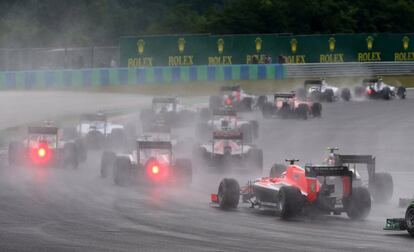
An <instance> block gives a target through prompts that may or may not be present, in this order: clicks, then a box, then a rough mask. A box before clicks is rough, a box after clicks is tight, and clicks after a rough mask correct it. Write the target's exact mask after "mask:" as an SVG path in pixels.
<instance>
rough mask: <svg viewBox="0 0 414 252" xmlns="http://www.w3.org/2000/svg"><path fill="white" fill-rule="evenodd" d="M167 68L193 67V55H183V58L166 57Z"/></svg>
mask: <svg viewBox="0 0 414 252" xmlns="http://www.w3.org/2000/svg"><path fill="white" fill-rule="evenodd" d="M168 65H169V66H191V65H194V56H193V55H184V56H169V57H168Z"/></svg>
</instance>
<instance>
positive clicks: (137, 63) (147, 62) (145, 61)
mask: <svg viewBox="0 0 414 252" xmlns="http://www.w3.org/2000/svg"><path fill="white" fill-rule="evenodd" d="M152 61H153V58H152V57H138V58H129V59H128V67H152V65H153V64H152Z"/></svg>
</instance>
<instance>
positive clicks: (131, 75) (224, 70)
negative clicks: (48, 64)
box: [0, 64, 284, 89]
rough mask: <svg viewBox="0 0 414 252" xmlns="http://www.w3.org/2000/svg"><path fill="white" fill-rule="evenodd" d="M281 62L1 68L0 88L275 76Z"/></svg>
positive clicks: (279, 74)
mask: <svg viewBox="0 0 414 252" xmlns="http://www.w3.org/2000/svg"><path fill="white" fill-rule="evenodd" d="M283 69H284V68H283V65H280V64H272V65H231V66H189V67H153V68H101V69H79V70H77V69H73V70H42V71H14V72H0V88H3V89H37V88H71V87H99V86H113V85H145V84H154V83H157V84H163V83H185V82H192V81H227V80H264V79H267V80H275V79H283V78H284V70H283Z"/></svg>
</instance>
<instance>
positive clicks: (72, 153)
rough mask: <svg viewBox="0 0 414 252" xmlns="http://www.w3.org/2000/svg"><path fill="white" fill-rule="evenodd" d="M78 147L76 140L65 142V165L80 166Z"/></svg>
mask: <svg viewBox="0 0 414 252" xmlns="http://www.w3.org/2000/svg"><path fill="white" fill-rule="evenodd" d="M78 165H79V157H78V149H77V146H76V144H75V143H74V142H68V143H65V145H64V146H63V166H64V167H72V168H78Z"/></svg>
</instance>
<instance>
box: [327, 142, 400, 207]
mask: <svg viewBox="0 0 414 252" xmlns="http://www.w3.org/2000/svg"><path fill="white" fill-rule="evenodd" d="M328 149H329V151H330V154H329V156H328V158H327V160H326V163H327V164H328V165H348V166H349V167H350V169H351V171H352V172H353V173H354V180H355V181H357V182H358V183H359V184H362V178H361V175H360V172H359V171H360V170H361V167H357V166H356V165H358V164H363V165H366V170H367V173H368V188H369V190H370V192H371V195H372V198H373V199H374V200H375V201H376V202H388V201H390V200H391V198H392V195H393V191H394V182H393V179H392V176H391V174H389V173H386V172H376V167H375V157H374V156H371V155H342V154H337V153H335V151H336V150H338V148H328Z"/></svg>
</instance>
